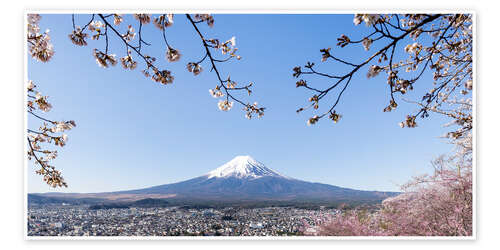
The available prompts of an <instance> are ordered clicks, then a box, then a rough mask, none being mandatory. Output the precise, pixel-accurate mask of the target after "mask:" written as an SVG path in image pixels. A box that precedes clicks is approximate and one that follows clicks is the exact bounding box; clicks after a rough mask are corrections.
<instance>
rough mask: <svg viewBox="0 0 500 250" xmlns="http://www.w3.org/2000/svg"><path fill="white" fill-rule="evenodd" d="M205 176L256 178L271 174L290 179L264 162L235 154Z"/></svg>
mask: <svg viewBox="0 0 500 250" xmlns="http://www.w3.org/2000/svg"><path fill="white" fill-rule="evenodd" d="M206 176H207V178H208V179H210V178H213V177H217V178H228V177H236V178H241V179H257V178H260V177H264V176H273V177H281V178H286V179H290V178H289V177H287V176H284V175H282V174H280V173H278V172H276V171H274V170H272V169H270V168H267V167H266V166H264V164H262V163H260V162H258V161H256V160H255V159H253V158H252V157H251V156H248V155H246V156H241V155H240V156H236V157H235V158H233V159H232V160H231V161H229V162H227V163H226V164H224V165H222V166H220V167H218V168H217V169H215V170H212V171H210V172H209V173H208V174H206Z"/></svg>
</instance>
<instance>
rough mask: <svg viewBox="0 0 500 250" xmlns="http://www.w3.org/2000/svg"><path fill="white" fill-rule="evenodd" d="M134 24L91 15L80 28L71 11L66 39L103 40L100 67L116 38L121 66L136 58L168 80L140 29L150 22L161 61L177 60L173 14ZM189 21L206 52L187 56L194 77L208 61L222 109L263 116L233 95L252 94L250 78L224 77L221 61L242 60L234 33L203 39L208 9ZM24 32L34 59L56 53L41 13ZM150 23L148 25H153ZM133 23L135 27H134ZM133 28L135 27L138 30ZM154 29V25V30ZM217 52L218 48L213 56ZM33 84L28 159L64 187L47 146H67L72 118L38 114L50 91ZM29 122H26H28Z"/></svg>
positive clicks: (139, 17)
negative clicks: (160, 45)
mask: <svg viewBox="0 0 500 250" xmlns="http://www.w3.org/2000/svg"><path fill="white" fill-rule="evenodd" d="M132 16H133V17H134V19H135V21H136V23H130V24H125V23H124V16H123V15H120V14H91V15H89V18H88V21H87V22H85V23H84V25H83V26H82V27H80V26H78V25H77V24H76V22H75V15H72V16H71V21H72V25H73V31H72V32H71V33H70V34H69V35H68V37H69V39H70V41H71V42H72V43H73V44H75V45H77V46H87V45H89V44H88V40H93V41H97V40H101V41H102V40H104V45H103V48H101V49H99V48H94V49H93V51H92V52H93V55H94V58H95V60H96V63H97V65H99V66H100V67H103V68H109V67H112V66H115V65H117V64H118V58H117V56H116V54H112V53H111V51H110V49H109V48H110V41H111V39H110V38H111V37H112V36H114V37H118V40H119V41H121V43H122V44H123V47H124V48H125V53H124V55H123V56H122V57H120V58H119V61H120V63H121V66H122V67H123V68H124V69H125V70H134V69H136V68H137V66H138V65H139V62H138V61H136V58H138V59H139V60H142V61H143V70H142V73H143V74H144V76H146V77H147V78H150V79H151V80H153V81H154V82H158V83H160V84H163V85H168V84H172V83H173V82H174V75H173V73H172V72H171V71H169V70H168V69H160V68H159V67H158V66H156V62H157V59H156V57H153V56H151V55H148V54H146V53H145V49H144V48H145V47H147V46H150V45H151V44H150V43H148V42H146V41H145V38H144V37H143V30H144V29H145V28H147V26H154V28H156V29H157V31H158V34H159V36H160V37H161V38H162V40H163V42H164V44H165V60H166V61H168V62H177V61H179V60H180V59H181V53H180V51H179V50H177V49H175V48H174V47H173V46H172V45H171V44H170V43H169V41H168V39H167V30H168V27H171V26H172V25H173V24H174V15H173V14H160V15H155V16H153V15H151V14H132ZM182 16H185V17H186V19H187V20H188V22H189V23H190V24H191V25H192V27H193V30H194V35H195V37H198V38H199V39H200V42H201V45H202V46H203V47H204V49H205V52H204V54H203V55H202V56H201V57H200V58H201V59H199V60H194V61H189V62H187V64H186V69H187V70H188V71H189V72H191V73H193V75H194V76H197V75H199V74H200V73H201V72H202V71H203V66H202V64H204V63H205V64H208V68H210V71H213V72H214V73H215V74H216V76H217V79H218V83H217V84H216V85H215V87H214V88H213V89H209V93H210V95H211V96H213V97H214V98H218V99H220V100H219V102H218V104H217V105H218V108H219V109H220V110H222V111H228V110H230V109H231V108H232V107H233V104H234V102H237V103H238V104H240V105H242V106H243V110H244V112H245V116H246V117H247V118H248V119H251V118H252V117H254V116H257V117H262V116H263V115H264V110H265V108H264V107H259V106H258V105H257V103H256V102H254V103H253V104H251V103H249V102H244V101H242V100H240V99H239V98H236V97H235V95H234V94H233V92H235V91H244V92H245V93H247V94H248V95H251V93H252V89H251V88H252V86H253V83H251V82H250V83H248V84H246V85H243V86H238V83H237V82H236V81H234V80H232V79H231V78H230V77H229V76H227V78H226V77H223V75H222V73H221V70H220V69H219V65H220V64H222V63H224V62H227V61H229V60H231V59H236V60H240V59H241V56H239V55H237V54H236V52H237V50H238V49H237V48H236V38H235V37H232V38H230V39H229V40H227V41H225V42H223V41H221V40H219V39H217V38H206V37H205V35H204V34H203V33H202V32H201V31H200V29H199V25H201V24H202V23H206V24H207V25H208V26H209V27H213V26H214V23H215V19H214V17H213V16H212V15H210V14H194V15H191V14H186V15H182ZM27 19H28V22H27V23H28V27H27V29H28V31H27V44H28V51H29V54H30V55H31V57H32V58H34V59H35V60H37V61H39V62H48V61H49V60H50V59H51V58H52V56H53V55H54V48H53V46H52V44H51V42H50V36H49V30H47V31H45V32H44V33H40V27H39V21H40V19H41V16H40V15H38V14H28V16H27ZM151 23H152V24H151ZM134 27H135V28H134ZM136 28H137V31H136ZM154 28H153V29H154ZM217 53H220V54H219V55H217ZM36 87H37V86H36V85H35V84H34V82H33V81H31V80H30V81H29V82H28V87H27V88H28V89H27V92H28V99H29V100H28V102H27V105H28V106H27V112H28V113H29V114H30V115H31V117H34V118H37V119H38V120H39V121H41V125H40V127H39V129H38V130H36V129H30V128H29V129H28V131H27V133H28V136H27V142H28V159H29V160H34V162H35V164H36V165H37V166H40V169H38V170H37V171H36V173H38V174H40V175H42V176H43V180H44V181H45V182H47V184H49V185H50V186H52V187H63V186H64V187H67V183H66V182H65V181H64V178H63V177H62V175H61V172H60V171H59V170H56V169H55V167H54V166H53V165H51V164H50V163H49V162H50V160H53V159H54V158H56V157H57V150H55V149H52V148H51V147H50V145H52V144H53V146H54V145H55V146H60V147H63V146H64V145H66V142H67V140H68V136H67V135H66V134H65V133H63V132H64V131H66V130H70V129H72V128H73V127H75V126H76V123H75V122H74V121H52V120H49V119H47V118H45V117H43V116H41V115H40V114H39V113H37V111H41V112H42V113H46V112H49V111H50V109H51V108H52V105H51V104H50V103H49V102H48V96H43V95H42V94H41V93H40V92H38V91H37V88H36ZM31 124H32V123H30V125H31Z"/></svg>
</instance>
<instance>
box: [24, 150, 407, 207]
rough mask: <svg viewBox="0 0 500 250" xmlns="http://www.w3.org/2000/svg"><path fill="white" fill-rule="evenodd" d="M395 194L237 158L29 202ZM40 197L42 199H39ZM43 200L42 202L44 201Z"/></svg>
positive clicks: (333, 198) (339, 198)
mask: <svg viewBox="0 0 500 250" xmlns="http://www.w3.org/2000/svg"><path fill="white" fill-rule="evenodd" d="M396 194H398V193H396V192H378V191H361V190H355V189H349V188H342V187H338V186H333V185H327V184H321V183H313V182H307V181H302V180H298V179H295V178H291V177H288V176H285V175H283V174H281V173H278V172H277V171H275V170H272V169H270V168H268V167H266V166H265V165H264V164H262V163H261V162H258V161H256V160H255V159H253V158H252V157H250V156H237V157H235V158H234V159H232V160H231V161H229V162H227V163H226V164H224V165H222V166H220V167H218V168H216V169H214V170H212V171H210V172H208V173H206V174H204V175H202V176H199V177H196V178H192V179H189V180H186V181H181V182H177V183H172V184H165V185H160V186H153V187H149V188H143V189H136V190H127V191H119V192H106V193H71V194H70V193H44V194H30V195H31V196H32V198H37V199H46V198H66V199H78V200H85V199H86V200H92V199H93V200H98V201H106V200H107V201H116V202H119V201H123V202H126V201H128V202H130V201H139V200H141V199H164V200H165V201H170V202H174V201H176V202H178V203H179V202H181V203H182V202H191V203H192V202H193V201H194V202H197V201H202V202H206V201H210V202H230V203H234V202H254V201H265V202H269V201H271V202H283V201H284V202H289V201H290V202H312V201H314V202H357V203H359V202H369V203H371V202H380V201H382V200H383V199H385V198H387V197H390V196H394V195H396ZM40 196H42V198H40ZM43 197H44V198H43Z"/></svg>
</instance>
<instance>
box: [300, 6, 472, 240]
mask: <svg viewBox="0 0 500 250" xmlns="http://www.w3.org/2000/svg"><path fill="white" fill-rule="evenodd" d="M361 23H365V24H366V26H369V27H371V29H372V30H373V31H372V32H371V33H370V34H368V35H366V36H363V37H362V38H361V39H358V40H351V38H349V37H348V36H346V35H342V36H341V37H340V38H338V39H337V40H338V43H337V45H338V46H339V47H340V48H342V47H345V46H352V45H355V44H362V46H363V47H364V49H365V50H366V51H369V50H370V48H372V47H373V46H374V44H375V43H377V42H378V43H382V44H381V45H379V49H378V50H376V51H375V52H373V53H371V54H370V55H369V56H368V57H367V58H366V59H362V60H361V62H349V61H347V60H343V59H340V58H338V57H337V56H335V53H333V52H332V50H331V48H327V49H321V50H320V52H321V53H322V61H323V62H325V61H332V62H335V63H340V64H344V65H348V66H350V68H351V69H350V70H348V72H347V73H345V74H343V73H340V74H339V73H333V74H331V73H323V72H318V71H317V70H316V69H315V65H314V63H310V62H309V63H307V64H306V65H305V66H304V69H302V68H301V67H295V68H294V69H293V71H294V74H293V75H294V76H295V77H297V78H299V77H301V76H306V75H309V76H317V77H326V78H330V79H332V80H333V84H332V85H331V86H328V87H327V88H325V89H318V88H315V87H313V86H311V84H309V83H307V82H306V80H304V79H299V81H298V82H297V83H296V85H297V87H303V88H305V89H307V90H309V91H312V92H313V93H314V95H313V96H312V97H311V98H310V99H309V101H310V102H311V104H310V105H309V106H307V107H304V108H300V109H299V110H298V112H301V111H303V110H304V109H306V108H308V107H313V108H314V109H319V102H320V101H321V99H322V98H324V97H325V96H326V95H327V94H330V93H331V92H334V90H336V89H338V88H340V91H338V92H337V94H336V95H337V98H336V101H335V102H334V103H333V104H331V105H330V108H329V109H328V110H327V111H326V112H324V113H322V114H319V115H315V116H313V117H312V118H310V119H309V120H308V123H309V124H315V123H316V122H317V121H319V119H321V118H323V117H324V116H326V115H328V117H329V118H330V119H331V120H333V121H334V122H337V121H338V120H339V119H340V115H339V114H338V113H337V112H336V110H335V109H336V106H337V104H338V103H339V101H340V98H341V97H342V94H343V93H344V91H345V90H346V88H347V87H348V86H349V84H351V80H352V77H353V75H354V74H356V73H357V72H360V70H361V69H362V68H364V67H368V71H367V75H366V76H367V77H368V78H372V77H375V76H377V75H378V74H380V73H382V72H385V73H386V75H387V86H388V89H389V91H388V92H389V105H388V106H387V107H385V108H384V109H383V111H384V112H390V111H392V110H394V109H396V108H397V106H398V104H397V103H396V97H395V96H396V95H404V94H406V93H407V92H408V91H412V90H413V89H414V87H416V85H417V84H416V83H417V82H418V80H419V79H420V78H421V77H422V76H423V75H424V74H425V72H426V71H430V72H432V76H433V83H432V85H430V84H427V85H423V86H422V87H428V88H429V86H430V89H429V91H428V92H427V93H426V94H425V95H424V96H422V99H421V100H420V101H412V100H407V99H404V98H402V100H403V101H406V102H409V103H413V104H415V105H417V107H418V111H417V112H416V114H409V115H407V116H406V119H405V120H404V121H403V122H401V123H400V126H401V127H409V128H412V127H416V126H417V122H416V119H417V118H426V117H428V116H429V112H433V113H436V114H439V115H443V116H446V117H448V118H449V119H450V122H449V123H448V124H445V126H447V127H450V128H452V130H451V131H450V132H448V133H447V134H446V135H445V136H444V137H445V138H446V139H447V140H448V141H449V142H450V143H452V144H454V145H455V146H456V147H455V150H454V153H453V154H452V155H449V156H441V157H439V158H438V159H436V160H434V161H433V162H432V165H433V166H434V173H433V174H432V175H422V176H418V177H414V178H413V180H411V181H410V182H408V183H407V184H405V185H403V186H402V191H403V192H402V193H401V194H400V195H397V196H395V197H391V198H388V199H386V200H384V201H383V202H382V204H381V205H380V206H379V208H378V209H377V210H376V211H374V212H370V211H367V210H365V209H362V208H357V209H352V210H347V211H344V212H343V213H340V214H338V215H336V216H333V217H331V218H329V219H328V220H326V221H324V222H323V223H321V225H320V226H318V227H317V228H314V230H311V228H309V230H306V232H309V234H312V235H335V236H347V235H348V236H470V235H472V231H473V221H472V219H473V210H472V208H473V192H472V185H473V167H472V161H473V159H472V141H473V140H472V128H473V117H472V115H473V112H472V110H473V105H472V95H471V91H472V86H473V84H472V79H473V75H472V74H473V68H472V17H471V15H467V14H434V15H426V14H411V15H379V14H357V15H355V16H354V24H355V25H359V24H361ZM423 36H426V37H423ZM411 40H413V41H411ZM405 42H406V43H405ZM398 48H399V49H404V51H405V52H406V53H407V54H408V58H407V59H405V60H396V56H395V51H396V50H397V49H398ZM377 59H378V60H377ZM306 229H307V228H306ZM311 232H312V233H311Z"/></svg>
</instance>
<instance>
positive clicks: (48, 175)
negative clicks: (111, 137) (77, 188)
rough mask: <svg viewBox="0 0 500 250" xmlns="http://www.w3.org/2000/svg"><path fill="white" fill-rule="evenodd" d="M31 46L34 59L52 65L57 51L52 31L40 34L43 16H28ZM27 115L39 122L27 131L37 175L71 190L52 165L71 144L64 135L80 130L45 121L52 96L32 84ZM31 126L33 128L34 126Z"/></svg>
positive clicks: (28, 37)
mask: <svg viewBox="0 0 500 250" xmlns="http://www.w3.org/2000/svg"><path fill="white" fill-rule="evenodd" d="M27 18H28V22H27V25H28V27H27V29H28V30H27V43H28V52H29V54H30V55H31V57H32V58H33V59H35V60H37V61H39V62H44V63H45V62H48V61H49V60H50V59H51V58H52V56H53V55H54V48H53V46H52V43H51V42H50V36H49V30H46V31H45V32H44V33H40V27H39V21H40V18H41V16H40V15H38V14H29V15H28V16H27ZM27 94H28V101H27V112H28V114H29V116H30V118H31V119H34V120H35V121H39V123H40V124H39V126H40V127H39V128H38V129H34V128H29V127H28V130H27V144H28V152H27V154H28V160H33V161H34V163H35V165H36V166H38V167H39V169H38V170H36V173H37V174H39V175H41V176H43V180H44V181H45V182H46V183H47V184H48V185H50V186H51V187H67V184H66V182H65V181H64V178H63V177H62V175H61V172H60V171H59V170H56V169H55V167H54V166H53V165H52V164H51V163H50V161H51V160H53V159H55V158H56V157H57V150H56V149H54V148H55V147H64V145H66V143H67V142H68V135H67V134H65V133H63V132H65V131H67V130H70V129H72V128H73V127H75V126H76V123H75V122H74V121H72V120H71V121H53V120H50V119H47V118H45V117H43V115H42V114H41V113H47V112H49V111H50V110H51V109H52V105H51V104H50V103H49V102H48V96H44V95H43V94H42V93H41V92H39V91H38V90H37V86H36V85H35V83H34V82H33V81H31V80H29V81H28V83H27ZM32 124H33V122H30V123H29V125H32Z"/></svg>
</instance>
